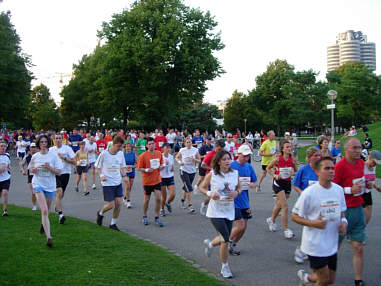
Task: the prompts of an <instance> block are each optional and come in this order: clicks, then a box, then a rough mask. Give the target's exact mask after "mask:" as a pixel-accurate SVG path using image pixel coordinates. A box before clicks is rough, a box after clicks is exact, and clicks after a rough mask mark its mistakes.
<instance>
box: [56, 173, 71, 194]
mask: <svg viewBox="0 0 381 286" xmlns="http://www.w3.org/2000/svg"><path fill="white" fill-rule="evenodd" d="M69 179H70V174H62V175H60V176H56V188H57V189H58V188H62V191H64V192H65V190H66V187H67V184H68V183H69Z"/></svg>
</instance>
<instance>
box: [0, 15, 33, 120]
mask: <svg viewBox="0 0 381 286" xmlns="http://www.w3.org/2000/svg"><path fill="white" fill-rule="evenodd" d="M30 66H31V61H30V58H29V56H27V55H26V54H24V53H23V52H22V49H21V46H20V37H19V36H18V34H17V32H16V30H15V28H14V26H13V25H12V23H11V13H10V12H9V11H8V12H1V13H0V75H1V76H0V98H1V100H0V121H2V122H8V123H11V126H12V125H13V127H25V126H27V125H28V122H27V120H26V118H25V115H26V114H27V112H26V111H27V109H28V105H29V102H30V101H29V94H30V89H31V80H32V74H31V73H30V72H29V70H28V67H30Z"/></svg>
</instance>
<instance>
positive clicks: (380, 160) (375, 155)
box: [369, 150, 381, 165]
mask: <svg viewBox="0 0 381 286" xmlns="http://www.w3.org/2000/svg"><path fill="white" fill-rule="evenodd" d="M369 156H370V157H372V159H373V160H374V161H375V162H376V164H377V165H381V152H380V151H378V150H373V151H371V152H370V153H369Z"/></svg>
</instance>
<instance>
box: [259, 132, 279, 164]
mask: <svg viewBox="0 0 381 286" xmlns="http://www.w3.org/2000/svg"><path fill="white" fill-rule="evenodd" d="M259 150H261V151H262V152H263V153H264V154H270V153H271V154H275V152H276V141H275V140H273V141H270V139H267V140H266V141H265V142H263V144H262V146H261V148H260V149H259ZM273 159H274V155H273V156H271V157H265V156H262V163H261V164H262V165H264V166H267V165H269V164H270V163H271V161H272V160H273Z"/></svg>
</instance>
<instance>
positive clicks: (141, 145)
mask: <svg viewBox="0 0 381 286" xmlns="http://www.w3.org/2000/svg"><path fill="white" fill-rule="evenodd" d="M146 145H147V140H146V139H144V133H143V132H140V133H139V139H138V141H136V144H135V146H136V149H137V152H138V157H139V156H140V155H141V154H143V153H144V152H145V151H146Z"/></svg>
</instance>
